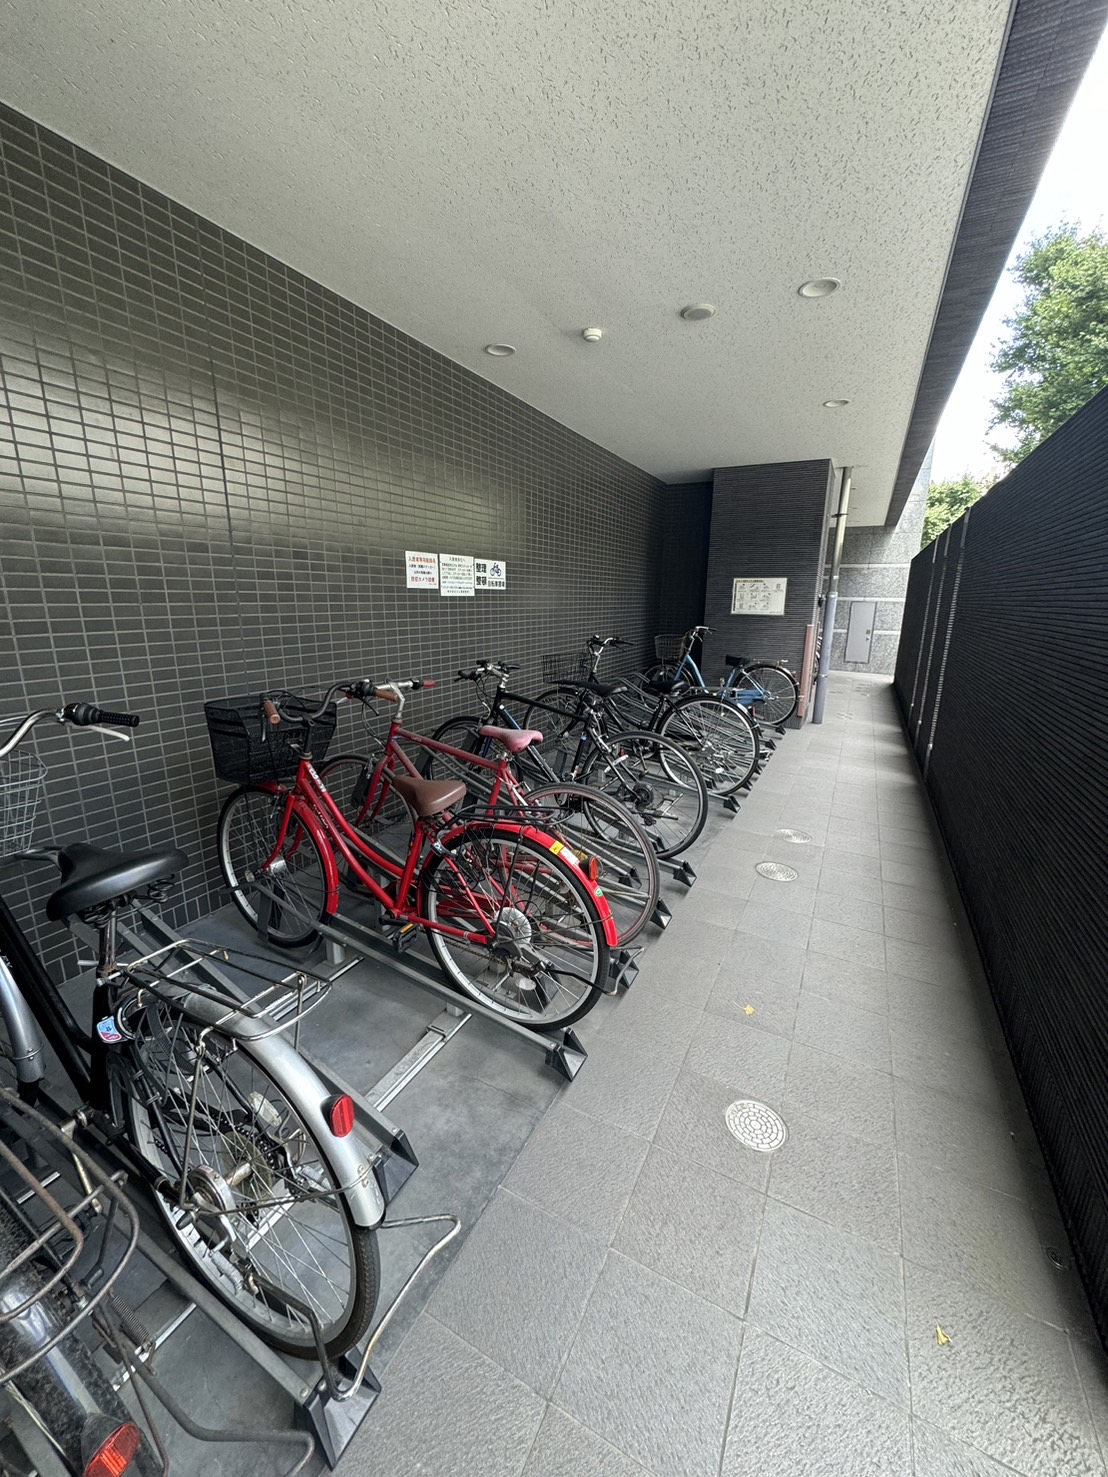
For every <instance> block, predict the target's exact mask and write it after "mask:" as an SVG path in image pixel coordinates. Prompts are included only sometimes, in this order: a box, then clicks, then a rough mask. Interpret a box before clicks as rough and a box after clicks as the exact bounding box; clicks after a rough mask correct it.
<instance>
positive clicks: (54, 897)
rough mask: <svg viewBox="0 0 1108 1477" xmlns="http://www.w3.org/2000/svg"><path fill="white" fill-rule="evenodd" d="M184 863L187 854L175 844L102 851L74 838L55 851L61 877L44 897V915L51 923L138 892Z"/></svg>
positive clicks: (185, 864) (178, 868)
mask: <svg viewBox="0 0 1108 1477" xmlns="http://www.w3.org/2000/svg"><path fill="white" fill-rule="evenodd" d="M187 865H188V857H187V856H186V855H185V853H184V852H183V851H178V850H177V848H176V847H175V846H158V847H155V848H154V849H153V850H152V851H131V852H122V851H103V850H101V848H100V847H99V846H88V845H87V844H86V843H85V842H84V841H76V842H74V844H73V845H72V846H67V847H65V849H64V850H63V851H61V852H59V853H58V870H59V871H60V872H61V874H62V879H63V880H62V885H61V887H59V888H58V890H57V892H53V893H51V894H50V896H49V898H47V900H46V916H47V918H49V919H51V920H52V921H53V922H54V923H64V921H65V920H66V919H67V918H68V917H69V916H70V915H71V914H73V913H83V912H85V911H86V909H88V908H97V907H99V906H100V905H101V904H102V903H110V902H111V901H112V900H113V899H114V898H120V897H124V896H125V895H126V894H127V893H130V892H138V891H139V890H140V889H141V888H143V887H149V886H150V884H151V883H152V882H161V881H164V879H165V878H167V877H172V876H173V874H174V872H180V871H181V870H182V868H183V867H185V866H187Z"/></svg>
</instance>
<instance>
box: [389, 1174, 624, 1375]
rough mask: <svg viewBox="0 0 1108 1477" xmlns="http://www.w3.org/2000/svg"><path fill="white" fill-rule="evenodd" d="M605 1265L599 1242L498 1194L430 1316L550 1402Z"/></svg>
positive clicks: (448, 1276)
mask: <svg viewBox="0 0 1108 1477" xmlns="http://www.w3.org/2000/svg"><path fill="white" fill-rule="evenodd" d="M603 1263H604V1247H603V1246H602V1245H601V1244H600V1242H598V1241H595V1240H594V1239H593V1238H592V1237H591V1236H587V1235H586V1234H585V1233H584V1232H583V1231H580V1230H578V1229H577V1227H576V1226H571V1225H569V1224H568V1222H566V1221H563V1220H560V1219H557V1218H556V1217H554V1216H550V1215H547V1214H546V1212H545V1211H542V1210H539V1209H538V1208H537V1207H536V1206H534V1205H532V1204H531V1203H530V1202H529V1201H527V1200H522V1199H520V1198H519V1197H518V1196H517V1195H512V1194H509V1193H508V1192H507V1191H505V1190H499V1191H497V1193H496V1196H495V1197H494V1199H493V1201H492V1204H491V1205H490V1206H489V1207H488V1209H487V1210H486V1211H485V1213H484V1214H483V1215H482V1217H481V1219H480V1220H479V1221H478V1222H477V1224H476V1225H475V1226H474V1228H473V1230H472V1231H470V1233H469V1236H468V1237H467V1238H466V1242H465V1245H464V1246H463V1247H462V1249H461V1251H460V1253H459V1254H458V1258H457V1260H456V1261H455V1262H454V1264H453V1266H452V1267H451V1268H450V1271H449V1272H448V1273H447V1274H446V1276H445V1277H444V1278H443V1280H442V1281H441V1282H440V1283H439V1285H438V1287H437V1288H436V1290H435V1293H434V1295H433V1297H432V1298H431V1301H430V1303H429V1304H428V1310H429V1311H430V1312H431V1313H432V1315H433V1316H434V1317H435V1318H437V1319H438V1320H439V1322H440V1323H445V1324H446V1326H447V1327H448V1328H450V1329H452V1330H453V1331H454V1332H455V1333H456V1334H457V1335H458V1336H459V1337H460V1338H463V1339H465V1340H466V1342H467V1343H470V1344H472V1345H473V1346H474V1347H475V1348H477V1349H480V1350H481V1352H482V1353H483V1354H487V1355H488V1356H489V1358H491V1359H495V1360H496V1362H497V1363H498V1364H499V1365H501V1366H502V1367H503V1368H504V1369H506V1370H507V1371H508V1372H509V1373H510V1374H513V1375H515V1376H516V1378H517V1379H520V1380H522V1381H523V1382H524V1383H525V1384H527V1385H530V1386H531V1388H532V1389H534V1390H537V1391H538V1392H539V1393H540V1394H542V1395H549V1394H550V1393H551V1391H552V1390H553V1387H554V1383H555V1381H556V1380H557V1378H558V1372H559V1370H560V1369H561V1367H562V1361H563V1360H564V1359H565V1356H566V1354H567V1352H568V1351H569V1346H570V1344H571V1343H572V1341H573V1336H574V1334H575V1333H576V1331H577V1325H578V1322H579V1321H580V1318H581V1314H582V1311H583V1310H584V1307H585V1303H586V1302H587V1301H588V1297H589V1294H590V1292H591V1291H592V1288H593V1284H594V1283H595V1281H596V1279H597V1277H598V1275H599V1273H600V1268H601V1266H602V1265H603ZM398 1357H399V1356H398Z"/></svg>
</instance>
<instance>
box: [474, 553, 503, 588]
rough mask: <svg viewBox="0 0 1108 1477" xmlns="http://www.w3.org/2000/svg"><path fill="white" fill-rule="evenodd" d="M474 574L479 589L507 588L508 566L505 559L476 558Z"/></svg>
mask: <svg viewBox="0 0 1108 1477" xmlns="http://www.w3.org/2000/svg"><path fill="white" fill-rule="evenodd" d="M473 576H474V581H475V583H476V585H477V588H478V589H479V590H504V589H507V586H508V566H507V565H506V564H505V563H504V561H503V559H475V560H474V561H473Z"/></svg>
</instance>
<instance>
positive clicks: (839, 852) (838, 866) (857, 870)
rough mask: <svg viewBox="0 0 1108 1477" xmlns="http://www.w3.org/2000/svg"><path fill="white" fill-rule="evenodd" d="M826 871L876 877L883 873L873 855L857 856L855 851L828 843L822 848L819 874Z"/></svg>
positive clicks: (842, 874) (825, 873) (826, 872)
mask: <svg viewBox="0 0 1108 1477" xmlns="http://www.w3.org/2000/svg"><path fill="white" fill-rule="evenodd" d="M828 873H831V874H834V875H837V876H840V877H842V876H854V877H877V878H880V877H881V876H882V875H883V872H882V863H881V861H880V859H879V858H878V857H875V856H859V855H858V854H857V852H853V851H844V850H843V848H842V847H841V846H834V845H832V844H831V843H828V845H827V846H825V847H824V849H823V866H822V868H821V869H820V876H821V877H824V876H826V875H827V874H828Z"/></svg>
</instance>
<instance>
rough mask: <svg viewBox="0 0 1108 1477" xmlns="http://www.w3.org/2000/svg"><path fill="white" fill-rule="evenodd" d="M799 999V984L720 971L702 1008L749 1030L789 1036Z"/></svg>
mask: <svg viewBox="0 0 1108 1477" xmlns="http://www.w3.org/2000/svg"><path fill="white" fill-rule="evenodd" d="M799 1001H800V986H799V985H781V984H778V983H776V981H772V980H760V979H755V980H752V979H749V978H746V979H736V978H734V977H729V976H727V975H725V974H724V973H723V972H722V971H721V973H720V974H719V975H718V976H717V978H716V982H715V985H714V986H713V988H712V993H711V994H710V995H709V997H708V1000H707V1003H706V1004H705V1007H704V1008H705V1011H706V1012H707V1013H708V1014H709V1015H721V1016H725V1017H726V1018H727V1019H728V1020H733V1021H737V1022H738V1023H739V1025H744V1026H746V1027H748V1028H749V1029H750V1030H753V1031H771V1032H772V1033H773V1034H774V1035H775V1036H784V1037H786V1038H791V1037H792V1034H793V1027H794V1025H795V1024H796V1007H797V1005H798V1003H799Z"/></svg>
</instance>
